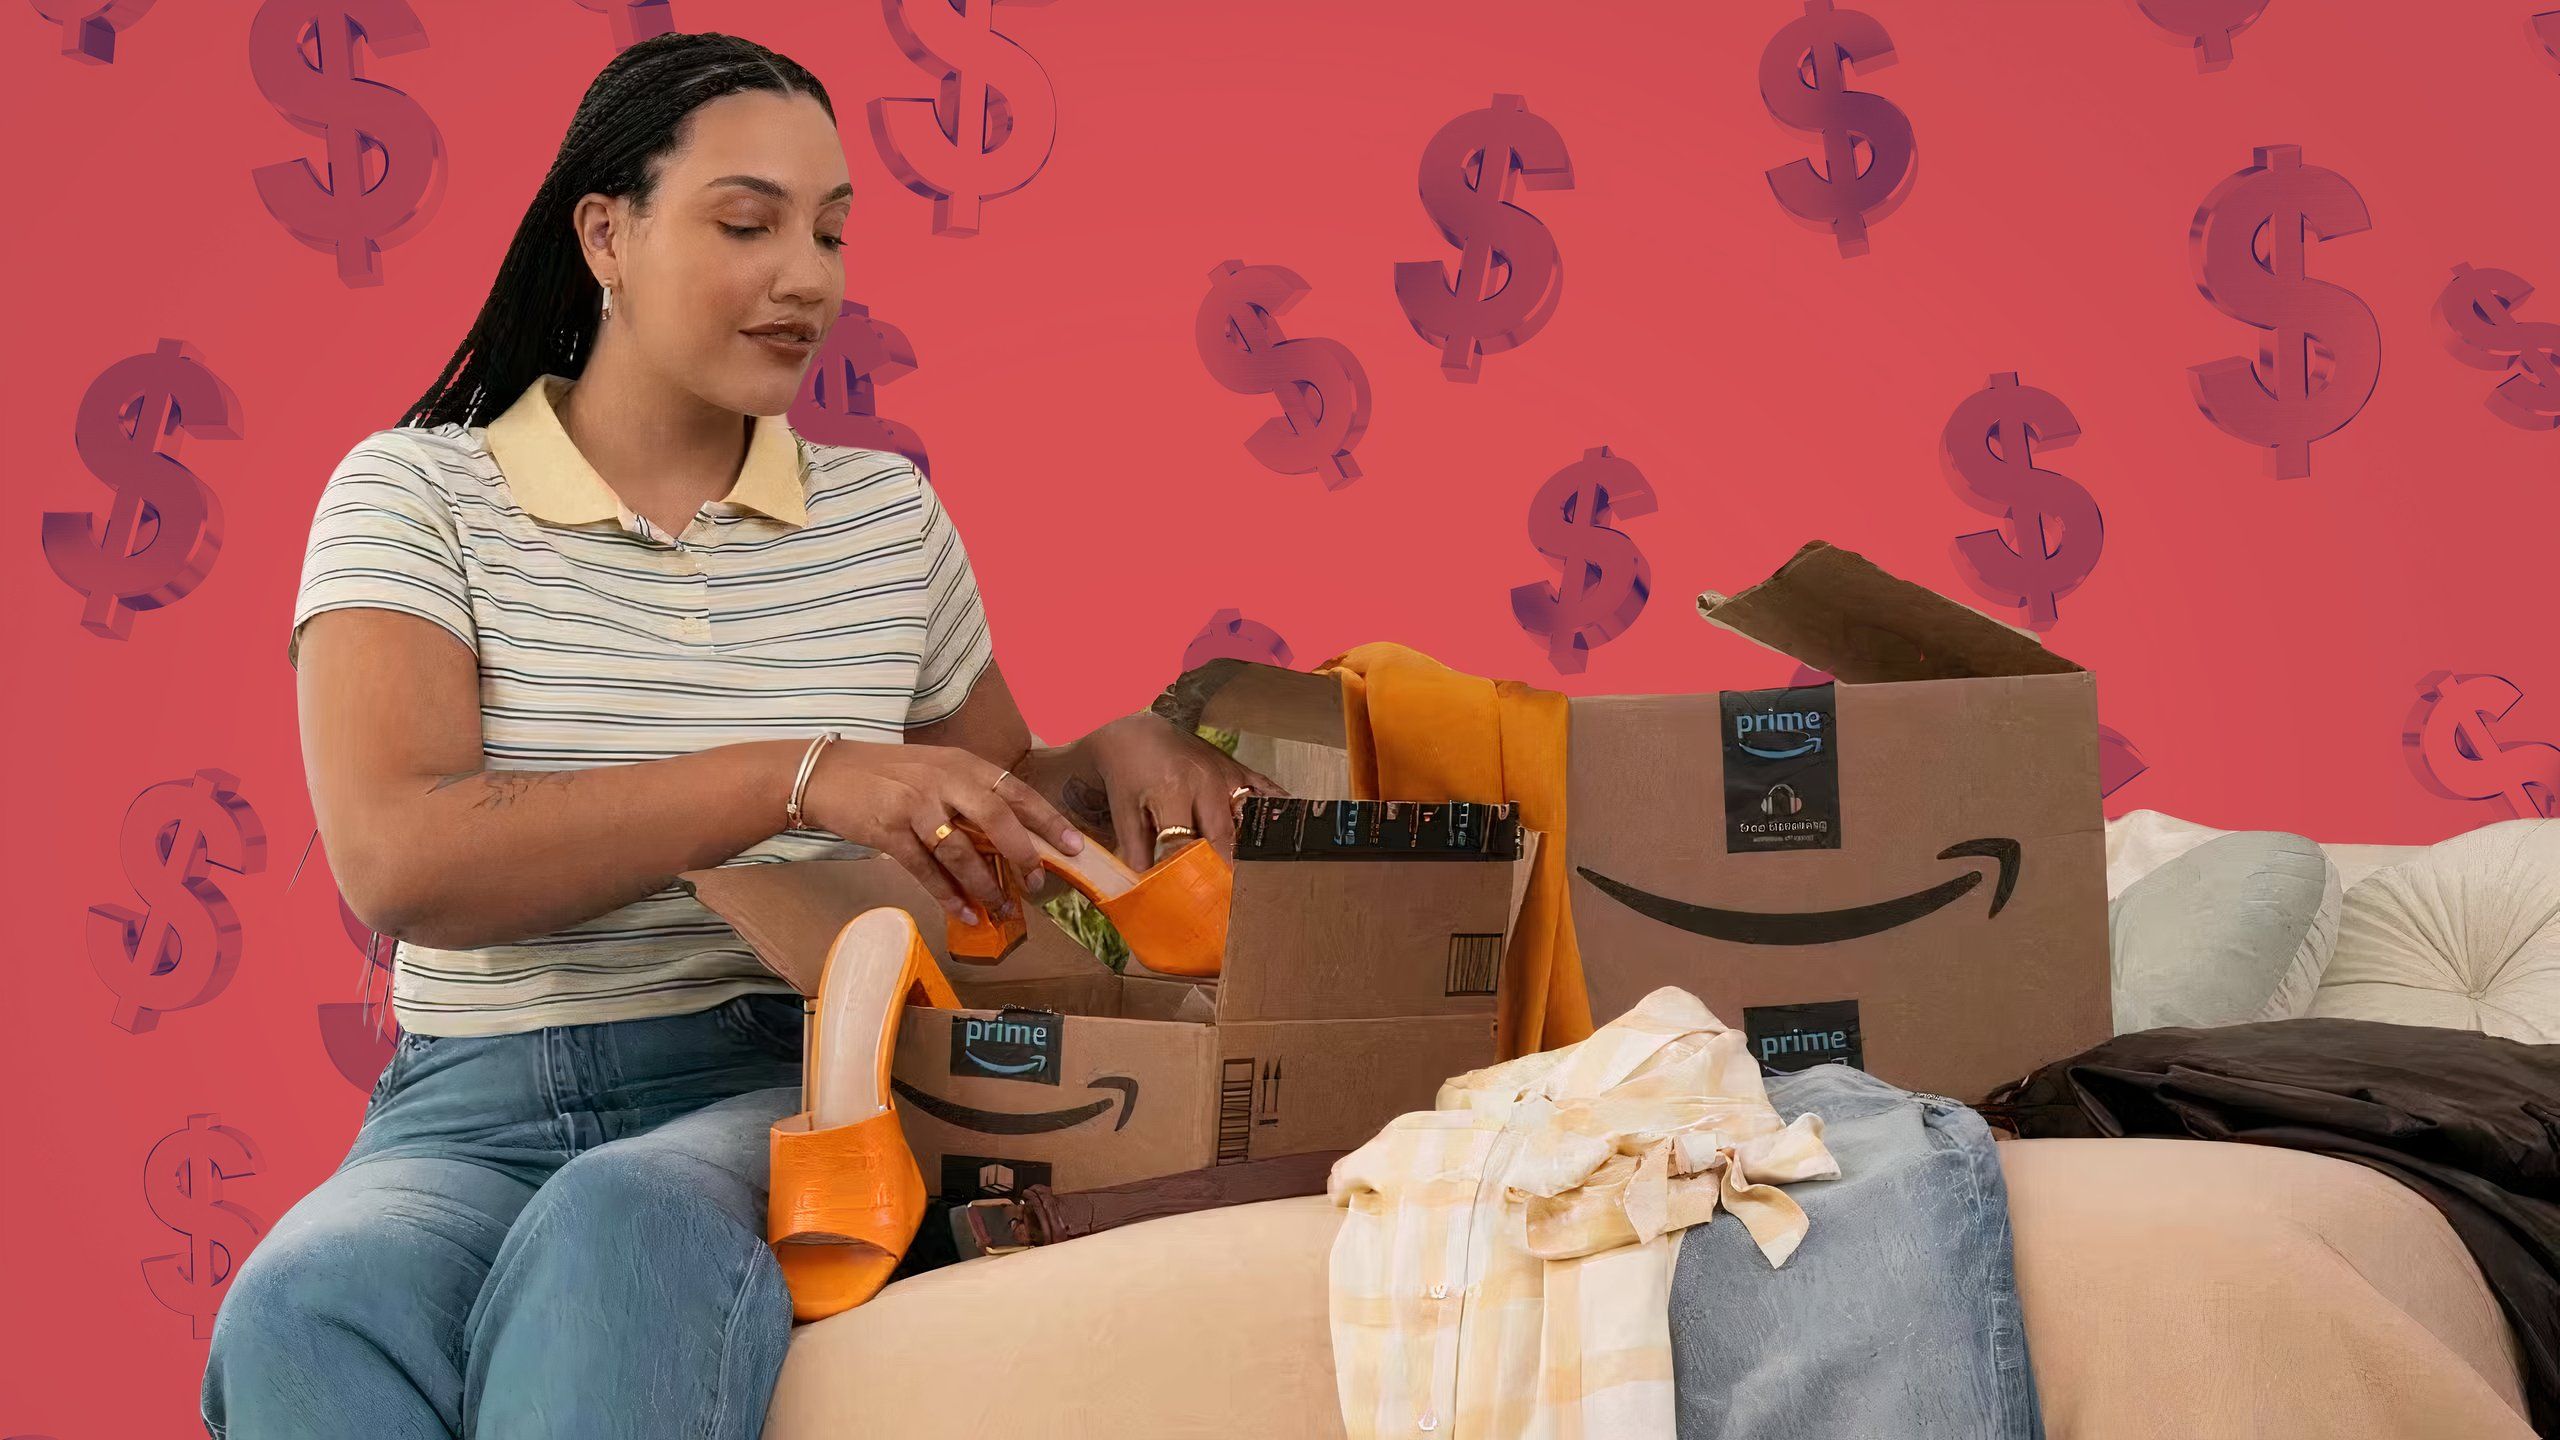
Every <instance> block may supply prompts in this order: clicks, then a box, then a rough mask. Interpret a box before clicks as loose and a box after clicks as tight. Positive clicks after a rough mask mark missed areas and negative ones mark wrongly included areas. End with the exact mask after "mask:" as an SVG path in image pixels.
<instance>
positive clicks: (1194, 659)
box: [1182, 608, 1295, 672]
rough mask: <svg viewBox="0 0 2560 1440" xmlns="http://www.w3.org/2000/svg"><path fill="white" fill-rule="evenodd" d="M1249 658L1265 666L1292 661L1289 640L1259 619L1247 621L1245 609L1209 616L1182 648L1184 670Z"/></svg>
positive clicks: (1228, 610)
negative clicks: (1217, 662)
mask: <svg viewBox="0 0 2560 1440" xmlns="http://www.w3.org/2000/svg"><path fill="white" fill-rule="evenodd" d="M1219 659H1231V660H1252V661H1256V662H1258V663H1260V664H1264V665H1280V666H1288V665H1291V664H1293V663H1295V662H1294V661H1293V659H1292V658H1291V655H1290V652H1289V642H1288V641H1286V640H1283V639H1281V638H1280V632H1279V631H1277V630H1274V629H1272V628H1271V627H1270V626H1268V625H1265V624H1263V623H1262V622H1261V621H1259V620H1247V619H1246V618H1244V612H1242V611H1240V610H1236V609H1232V608H1230V609H1225V610H1221V611H1219V612H1218V613H1217V614H1215V615H1212V616H1210V617H1209V623H1208V624H1206V625H1203V626H1201V627H1200V633H1199V634H1197V635H1194V636H1192V637H1191V643H1190V644H1189V645H1186V646H1184V647H1183V650H1182V668H1183V669H1184V670H1185V671H1186V672H1187V671H1190V670H1194V669H1197V668H1198V667H1200V666H1202V665H1206V664H1208V663H1209V662H1210V661H1212V660H1219Z"/></svg>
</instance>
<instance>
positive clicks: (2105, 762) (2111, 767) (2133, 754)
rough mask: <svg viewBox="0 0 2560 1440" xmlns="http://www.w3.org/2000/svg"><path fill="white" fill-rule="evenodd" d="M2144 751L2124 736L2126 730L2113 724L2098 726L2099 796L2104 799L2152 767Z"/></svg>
mask: <svg viewBox="0 0 2560 1440" xmlns="http://www.w3.org/2000/svg"><path fill="white" fill-rule="evenodd" d="M2150 768H2151V767H2150V766H2149V765H2148V764H2145V763H2144V761H2143V759H2142V752H2141V751H2139V750H2136V749H2134V748H2133V742H2132V741H2130V740H2127V739H2126V738H2124V732H2123V731H2121V730H2118V729H2116V728H2115V727H2114V726H2112V725H2101V726H2099V727H2098V798H2099V799H2101V800H2103V799H2105V798H2107V797H2108V796H2110V795H2113V794H2115V793H2116V792H2117V791H2118V790H2121V789H2123V788H2124V787H2125V786H2126V785H2128V784H2130V783H2132V781H2133V779H2134V777H2136V776H2138V775H2140V774H2141V773H2142V772H2144V771H2145V770H2148V769H2150Z"/></svg>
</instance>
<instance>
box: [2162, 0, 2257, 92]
mask: <svg viewBox="0 0 2560 1440" xmlns="http://www.w3.org/2000/svg"><path fill="white" fill-rule="evenodd" d="M2136 3H2137V4H2138V5H2139V7H2140V8H2141V10H2142V13H2143V15H2144V16H2145V17H2146V18H2148V19H2149V20H2150V21H2151V23H2152V24H2154V25H2157V26H2159V27H2160V28H2161V29H2163V30H2165V31H2168V32H2169V34H2170V36H2171V37H2172V38H2174V39H2178V40H2185V41H2189V42H2192V43H2193V44H2194V45H2195V47H2196V69H2198V70H2199V71H2202V72H2204V73H2206V74H2211V73H2212V72H2214V71H2216V70H2220V69H2224V68H2225V67H2227V66H2229V65H2230V64H2231V37H2232V36H2234V35H2237V34H2239V33H2240V32H2241V31H2243V30H2246V29H2248V28H2249V27H2250V26H2252V25H2254V24H2256V23H2258V17H2259V16H2261V15H2263V14H2265V13H2266V11H2267V0H2136Z"/></svg>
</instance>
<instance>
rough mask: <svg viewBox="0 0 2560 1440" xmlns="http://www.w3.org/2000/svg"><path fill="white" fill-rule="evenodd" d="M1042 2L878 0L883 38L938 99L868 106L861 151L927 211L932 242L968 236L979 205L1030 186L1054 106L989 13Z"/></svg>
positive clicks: (1044, 82)
mask: <svg viewBox="0 0 2560 1440" xmlns="http://www.w3.org/2000/svg"><path fill="white" fill-rule="evenodd" d="M1047 3H1049V0H882V9H883V11H884V12H885V13H886V15H887V17H888V21H889V33H890V34H891V35H892V36H894V37H895V38H896V40H897V42H898V48H899V49H900V50H901V51H903V52H905V54H906V57H907V59H908V60H910V61H912V62H913V63H914V64H915V65H916V67H917V68H919V69H921V70H923V71H924V72H925V73H926V74H927V75H929V76H931V77H933V79H934V81H935V83H936V88H937V90H938V92H939V96H940V98H939V99H938V100H937V99H934V98H930V97H919V96H888V97H883V98H880V99H877V100H874V101H872V102H871V106H870V115H871V141H872V144H873V145H874V146H876V147H877V148H878V149H879V151H880V158H881V160H882V161H883V162H885V163H886V164H887V165H888V167H889V173H891V174H892V175H895V176H896V177H897V178H898V183H899V184H901V185H904V186H906V187H907V188H908V189H909V190H912V191H914V192H915V193H917V194H918V195H922V196H925V197H927V198H929V199H931V200H932V201H933V233H934V234H936V235H955V236H957V235H975V234H977V233H978V220H979V216H978V212H979V209H980V207H981V206H983V205H984V204H985V203H986V202H987V201H989V200H993V199H995V198H996V197H997V196H999V195H1010V194H1012V193H1013V192H1014V191H1016V190H1019V189H1021V188H1022V187H1023V186H1025V185H1028V184H1030V183H1031V181H1032V178H1033V177H1034V176H1036V175H1038V174H1039V173H1040V167H1042V166H1044V165H1046V164H1048V163H1049V149H1050V147H1051V146H1052V145H1054V144H1056V143H1057V138H1058V98H1057V92H1056V91H1054V90H1053V89H1051V88H1050V85H1049V75H1048V72H1047V71H1045V70H1043V69H1041V68H1040V62H1039V61H1038V60H1035V59H1033V58H1032V56H1031V54H1030V52H1029V51H1027V50H1024V49H1023V48H1022V47H1021V46H1019V45H1016V44H1014V43H1013V41H1011V40H1009V39H1007V38H1006V37H1004V36H1002V35H999V34H997V33H996V30H995V15H996V6H997V5H998V4H1012V5H1017V6H1019V5H1045V4H1047Z"/></svg>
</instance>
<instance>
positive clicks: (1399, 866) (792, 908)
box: [679, 832, 1540, 1200]
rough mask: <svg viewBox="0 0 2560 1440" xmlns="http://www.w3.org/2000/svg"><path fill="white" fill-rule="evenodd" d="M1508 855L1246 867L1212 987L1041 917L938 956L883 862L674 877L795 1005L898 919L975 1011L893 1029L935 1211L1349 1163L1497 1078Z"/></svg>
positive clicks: (937, 926) (1519, 862)
mask: <svg viewBox="0 0 2560 1440" xmlns="http://www.w3.org/2000/svg"><path fill="white" fill-rule="evenodd" d="M1521 838H1522V841H1523V845H1522V853H1521V855H1520V856H1519V857H1518V858H1516V859H1515V858H1500V857H1496V858H1488V859H1482V860H1473V861H1453V860H1448V859H1432V860H1428V861H1424V862H1419V863H1417V862H1416V861H1414V860H1411V859H1326V860H1323V861H1322V862H1320V863H1316V862H1309V861H1305V860H1301V859H1288V860H1281V859H1247V860H1242V861H1239V862H1238V863H1237V865H1236V874H1235V891H1234V895H1233V898H1232V899H1231V901H1230V902H1229V913H1228V919H1227V951H1226V955H1225V958H1224V960H1223V962H1222V965H1221V968H1220V973H1219V976H1218V978H1217V979H1216V980H1215V981H1212V982H1194V981H1189V980H1183V979H1178V978H1175V977H1171V976H1162V975H1155V974H1152V973H1149V972H1148V971H1146V970H1145V968H1144V967H1143V966H1141V965H1138V964H1135V963H1132V964H1131V965H1130V966H1129V968H1128V969H1127V970H1126V971H1125V972H1114V971H1113V970H1111V969H1110V968H1109V967H1107V966H1105V965H1104V964H1103V963H1102V962H1101V961H1100V960H1099V959H1097V958H1095V956H1094V955H1093V953H1092V952H1091V951H1089V950H1087V949H1085V948H1084V946H1082V945H1081V944H1079V943H1077V941H1076V940H1075V939H1074V937H1072V936H1070V935H1069V934H1067V933H1066V931H1064V930H1063V929H1061V928H1060V927H1059V926H1058V925H1057V924H1056V922H1054V921H1053V920H1051V919H1050V918H1049V916H1048V915H1047V914H1046V913H1045V912H1042V911H1039V910H1037V909H1036V908H1035V909H1033V910H1031V911H1029V912H1027V915H1026V918H1027V920H1028V922H1029V923H1028V925H1027V927H1026V928H1027V930H1028V932H1029V933H1028V935H1027V937H1026V938H1025V939H1024V940H1023V942H1022V943H1021V944H1019V945H1017V946H1016V947H1014V949H1013V951H1012V952H1011V953H1010V954H1008V955H1006V956H1005V957H1004V959H1003V960H1002V961H1000V962H998V963H997V964H995V965H992V966H980V965H971V964H967V963H957V962H953V961H952V960H951V959H950V955H949V950H948V945H947V941H946V932H945V930H944V922H943V912H942V910H941V909H940V908H939V907H938V906H936V905H935V904H934V903H933V901H932V899H931V898H930V897H929V896H928V895H927V894H926V893H925V890H924V888H923V887H922V886H921V885H919V884H917V883H916V882H915V880H914V879H913V878H912V877H910V876H909V875H908V874H907V872H906V871H905V870H904V869H903V868H901V867H900V866H898V865H897V864H896V863H895V862H893V861H891V860H888V859H886V858H881V857H874V858H866V859H859V860H810V861H794V862H787V863H782V864H766V865H730V866H721V867H718V868H715V869H708V870H690V871H686V872H685V873H684V874H683V875H682V876H681V877H679V878H680V881H681V883H683V884H685V885H687V886H689V887H691V889H692V890H693V893H694V894H695V896H696V897H698V898H699V899H700V900H701V901H702V902H703V904H704V905H706V906H708V907H709V908H710V909H711V910H713V911H714V912H716V913H718V914H719V915H720V916H721V917H722V918H724V919H726V920H727V921H728V922H729V923H730V925H731V926H732V927H733V928H734V929H736V930H737V931H738V933H739V934H740V935H741V936H742V937H744V938H745V939H746V941H747V942H748V944H749V945H751V946H752V947H754V949H755V952H756V954H757V956H758V957H759V958H761V959H762V960H763V961H764V963H765V964H766V965H767V966H768V967H769V968H771V969H772V970H773V971H774V972H775V973H776V974H778V975H780V976H782V977H783V978H784V979H786V980H789V981H790V982H791V983H792V985H793V986H794V987H796V988H797V989H798V990H799V991H800V992H801V994H803V995H815V994H816V993H817V989H818V984H819V978H820V976H821V974H822V973H823V971H824V968H825V964H826V957H827V951H828V949H829V947H830V946H831V945H832V944H833V943H834V941H835V938H836V935H837V934H838V932H840V931H841V930H842V929H843V928H844V924H845V922H846V921H848V920H850V919H852V918H853V917H854V916H855V915H858V914H860V913H862V912H863V911H865V910H868V909H871V908H872V907H874V906H878V905H895V906H898V907H900V908H902V909H904V910H906V911H907V912H908V913H910V914H912V915H913V916H915V918H916V924H917V927H918V929H920V930H921V931H922V932H923V934H924V936H925V939H926V941H927V943H928V944H929V945H931V946H932V948H933V951H934V954H935V956H936V958H937V959H939V960H941V961H942V962H943V965H942V969H943V974H944V975H945V976H947V977H948V978H949V979H950V980H951V982H952V987H953V989H954V990H956V991H957V992H958V994H959V996H960V998H961V999H962V1000H963V1001H964V1002H966V1004H967V1005H968V1007H969V1008H967V1009H963V1010H942V1009H927V1008H922V1007H915V1008H910V1009H908V1010H906V1011H905V1012H904V1013H903V1015H902V1017H901V1019H900V1022H899V1030H898V1041H897V1055H896V1057H895V1059H894V1061H893V1062H892V1065H891V1081H892V1087H891V1088H892V1090H893V1092H894V1094H895V1096H896V1102H897V1105H898V1121H899V1125H900V1128H901V1129H903V1130H904V1131H905V1132H906V1137H907V1144H908V1147H909V1148H910V1149H911V1150H913V1151H914V1152H915V1157H916V1162H917V1164H918V1165H919V1166H920V1167H921V1168H922V1170H923V1172H924V1179H925V1188H926V1189H927V1190H929V1191H931V1192H933V1193H934V1194H935V1195H937V1196H939V1197H941V1198H943V1199H945V1200H967V1199H976V1198H979V1197H980V1196H984V1195H993V1194H1002V1193H1007V1192H1010V1191H1014V1190H1018V1189H1020V1188H1021V1187H1023V1186H1026V1185H1031V1184H1035V1183H1045V1184H1050V1185H1054V1186H1057V1187H1059V1188H1061V1189H1087V1188H1091V1187H1094V1186H1100V1185H1116V1184H1120V1183H1122V1182H1124V1181H1129V1180H1144V1179H1149V1178H1152V1177H1154V1176H1158V1175H1168V1174H1173V1173H1176V1172H1179V1171H1184V1170H1192V1169H1197V1168H1199V1167H1202V1166H1207V1165H1214V1164H1226V1163H1232V1162H1235V1161H1241V1160H1258V1159H1264V1158H1268V1157H1271V1156H1276V1155H1291V1154H1299V1153H1303V1152H1307V1151H1316V1150H1348V1149H1352V1148H1354V1147H1356V1146H1358V1145H1360V1144H1361V1143H1362V1142H1364V1141H1366V1140H1367V1139H1368V1138H1369V1137H1370V1136H1371V1135H1374V1134H1376V1133H1377V1131H1378V1130H1379V1128H1380V1127H1381V1126H1383V1125H1385V1124H1386V1123H1387V1121H1389V1120H1390V1119H1393V1118H1394V1117H1395V1116H1397V1115H1399V1114H1401V1113H1403V1112H1405V1111H1407V1110H1426V1109H1429V1108H1430V1107H1431V1105H1432V1102H1433V1100H1434V1098H1435V1097H1436V1096H1437V1094H1438V1091H1439V1088H1440V1084H1441V1082H1442V1081H1443V1080H1446V1079H1448V1078H1449V1077H1450V1076H1452V1075H1457V1074H1462V1073H1464V1072H1465V1071H1468V1070H1472V1069H1476V1068H1478V1067H1480V1066H1483V1065H1488V1064H1491V1063H1492V1062H1493V1060H1494V1058H1495V1055H1494V1043H1493V1016H1494V999H1495V990H1496V981H1497V979H1498V977H1499V975H1500V973H1501V965H1502V957H1503V952H1504V948H1505V945H1506V943H1507V940H1508V937H1509V934H1510V930H1511V924H1512V921H1513V919H1514V917H1515V916H1516V915H1517V913H1518V909H1519V905H1520V901H1521V899H1522V897H1523V896H1524V895H1525V894H1526V893H1527V890H1528V878H1529V867H1530V866H1531V865H1532V864H1534V863H1535V860H1536V855H1537V842H1538V840H1539V838H1540V837H1539V836H1538V835H1537V834H1536V833H1535V832H1523V833H1522V836H1521Z"/></svg>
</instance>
